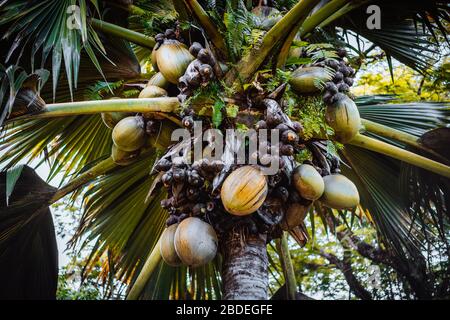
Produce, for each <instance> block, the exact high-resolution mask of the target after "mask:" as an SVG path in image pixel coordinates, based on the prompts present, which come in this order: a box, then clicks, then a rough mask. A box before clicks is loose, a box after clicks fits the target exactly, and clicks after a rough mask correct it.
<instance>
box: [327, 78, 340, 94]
mask: <svg viewBox="0 0 450 320" xmlns="http://www.w3.org/2000/svg"><path fill="white" fill-rule="evenodd" d="M325 90H326V91H328V92H330V93H331V94H335V93H337V92H338V88H337V86H336V84H334V83H333V82H331V81H329V82H327V83H325Z"/></svg>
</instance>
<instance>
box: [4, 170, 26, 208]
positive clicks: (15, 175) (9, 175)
mask: <svg viewBox="0 0 450 320" xmlns="http://www.w3.org/2000/svg"><path fill="white" fill-rule="evenodd" d="M23 167H24V166H23V165H19V166H17V167H14V168H10V169H8V170H7V171H6V205H7V206H8V205H9V197H10V196H11V195H12V193H13V191H14V187H15V186H16V183H17V181H18V180H19V177H20V175H21V174H22V170H23Z"/></svg>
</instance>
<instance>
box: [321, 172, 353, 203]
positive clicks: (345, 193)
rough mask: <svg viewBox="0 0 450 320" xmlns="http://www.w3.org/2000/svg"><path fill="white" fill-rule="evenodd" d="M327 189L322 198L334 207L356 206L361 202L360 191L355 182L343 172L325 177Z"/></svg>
mask: <svg viewBox="0 0 450 320" xmlns="http://www.w3.org/2000/svg"><path fill="white" fill-rule="evenodd" d="M323 181H324V182H325V190H324V193H323V195H322V197H321V198H320V202H322V203H323V204H324V205H325V206H327V207H329V208H333V209H347V208H354V207H356V206H357V205H358V204H359V193H358V189H357V188H356V186H355V184H354V183H353V182H352V181H351V180H350V179H348V178H347V177H345V176H343V175H341V174H332V175H329V176H325V177H324V178H323Z"/></svg>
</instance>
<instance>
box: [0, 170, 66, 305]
mask: <svg viewBox="0 0 450 320" xmlns="http://www.w3.org/2000/svg"><path fill="white" fill-rule="evenodd" d="M15 173H17V175H15V176H14V175H13V176H14V179H13V180H12V181H11V180H10V179H11V178H12V175H10V174H8V173H7V172H1V173H0V282H1V284H2V285H1V286H0V298H1V299H55V296H56V287H57V279H58V250H57V246H56V237H55V229H54V226H53V220H52V216H51V213H50V210H49V208H48V206H47V205H46V203H48V201H49V200H50V198H51V197H52V196H53V194H54V193H55V191H56V189H55V188H53V187H51V186H49V185H48V184H46V183H45V182H44V181H42V180H41V179H40V178H39V176H38V175H37V174H36V172H35V171H34V170H33V169H31V168H29V167H27V166H25V167H20V169H16V170H15ZM12 182H14V183H12ZM8 186H9V190H10V192H11V194H10V200H9V201H8V204H9V205H7V201H6V200H7V192H6V191H7V189H8ZM11 188H12V189H11Z"/></svg>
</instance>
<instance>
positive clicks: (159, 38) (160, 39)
mask: <svg viewBox="0 0 450 320" xmlns="http://www.w3.org/2000/svg"><path fill="white" fill-rule="evenodd" d="M164 38H165V36H164V33H158V34H157V35H156V36H155V41H156V42H159V43H162V42H164Z"/></svg>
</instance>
